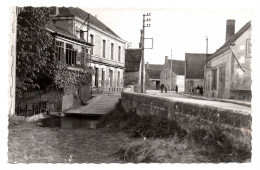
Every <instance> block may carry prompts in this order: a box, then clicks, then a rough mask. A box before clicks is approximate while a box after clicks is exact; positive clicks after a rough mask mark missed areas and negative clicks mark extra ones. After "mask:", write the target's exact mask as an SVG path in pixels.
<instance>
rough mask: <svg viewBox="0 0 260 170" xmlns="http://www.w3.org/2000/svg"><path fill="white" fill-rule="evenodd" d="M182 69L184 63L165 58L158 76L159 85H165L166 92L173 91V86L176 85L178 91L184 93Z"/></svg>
mask: <svg viewBox="0 0 260 170" xmlns="http://www.w3.org/2000/svg"><path fill="white" fill-rule="evenodd" d="M171 68H172V69H171ZM184 69H185V61H183V60H170V59H168V56H165V63H164V65H163V69H162V71H161V74H160V79H161V84H164V85H166V86H167V88H168V90H175V86H176V85H178V90H179V91H180V92H184Z"/></svg>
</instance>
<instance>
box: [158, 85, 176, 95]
mask: <svg viewBox="0 0 260 170" xmlns="http://www.w3.org/2000/svg"><path fill="white" fill-rule="evenodd" d="M163 90H164V91H165V93H167V90H168V88H167V85H164V84H161V93H163ZM175 92H176V93H178V85H176V86H175Z"/></svg>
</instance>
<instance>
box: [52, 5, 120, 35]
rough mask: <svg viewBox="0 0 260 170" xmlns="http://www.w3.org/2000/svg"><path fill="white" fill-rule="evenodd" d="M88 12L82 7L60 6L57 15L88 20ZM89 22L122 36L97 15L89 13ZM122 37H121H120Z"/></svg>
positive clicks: (112, 33)
mask: <svg viewBox="0 0 260 170" xmlns="http://www.w3.org/2000/svg"><path fill="white" fill-rule="evenodd" d="M88 14H89V13H87V12H86V11H84V10H82V9H80V8H73V7H60V8H59V14H58V15H57V17H74V16H76V17H79V18H81V19H82V20H84V21H85V20H86V18H87V17H88ZM89 22H90V24H92V25H94V26H96V27H98V28H99V29H101V30H103V31H105V32H107V33H109V34H111V35H113V36H115V37H117V38H120V37H119V36H118V35H117V34H116V33H114V32H113V31H112V30H111V29H110V28H109V27H107V26H106V25H105V24H104V23H102V22H101V21H100V20H98V19H97V18H96V17H94V16H92V15H91V14H90V15H89ZM120 39H121V38H120Z"/></svg>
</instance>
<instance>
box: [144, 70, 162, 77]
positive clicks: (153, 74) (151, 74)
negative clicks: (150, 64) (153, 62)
mask: <svg viewBox="0 0 260 170" xmlns="http://www.w3.org/2000/svg"><path fill="white" fill-rule="evenodd" d="M146 71H147V73H148V74H149V77H150V78H151V79H160V75H161V71H162V70H161V69H149V68H148V69H146Z"/></svg>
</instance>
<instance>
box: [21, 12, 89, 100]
mask: <svg viewBox="0 0 260 170" xmlns="http://www.w3.org/2000/svg"><path fill="white" fill-rule="evenodd" d="M51 20H52V17H51V16H50V8H45V7H40V8H35V7H24V9H23V11H22V12H21V13H20V14H19V15H18V19H17V69H16V77H17V79H16V81H17V82H16V94H17V95H18V96H21V95H22V94H23V93H24V92H26V91H28V90H31V89H38V90H44V89H45V88H46V86H47V85H50V84H53V83H54V85H55V86H57V87H58V88H59V89H63V90H64V92H65V93H66V94H70V93H75V91H76V90H77V89H78V88H80V87H82V86H83V85H86V84H89V83H90V82H91V75H92V74H93V69H92V68H91V67H88V66H85V65H84V66H82V67H81V71H79V72H76V71H70V70H68V65H67V64H65V63H63V62H60V61H57V59H56V57H55V53H56V51H55V38H54V37H53V36H52V35H51V34H50V33H48V32H47V30H46V24H48V23H50V22H51ZM82 51H85V50H84V49H83V50H82ZM78 55H81V54H78ZM85 64H86V63H85Z"/></svg>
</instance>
